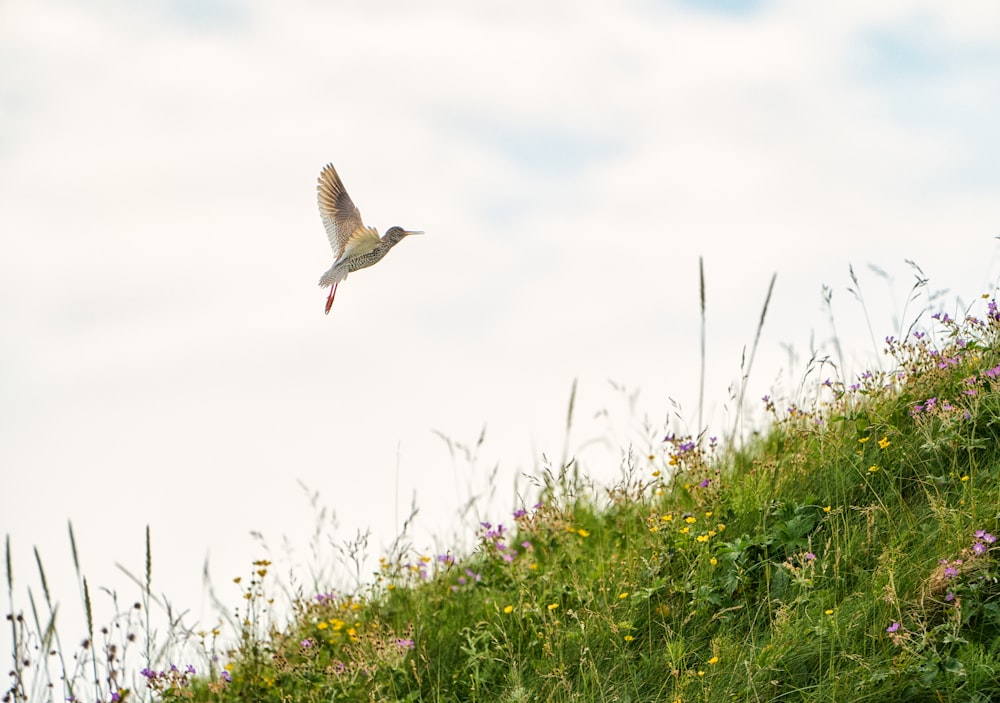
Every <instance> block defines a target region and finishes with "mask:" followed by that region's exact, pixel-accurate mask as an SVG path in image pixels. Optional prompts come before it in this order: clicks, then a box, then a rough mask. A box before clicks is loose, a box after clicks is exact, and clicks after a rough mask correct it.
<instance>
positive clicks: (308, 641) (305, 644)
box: [299, 637, 313, 649]
mask: <svg viewBox="0 0 1000 703" xmlns="http://www.w3.org/2000/svg"><path fill="white" fill-rule="evenodd" d="M299 644H300V645H301V646H302V649H308V648H309V647H312V646H313V643H312V640H311V639H309V638H308V637H306V638H305V639H304V640H302V641H301V642H299Z"/></svg>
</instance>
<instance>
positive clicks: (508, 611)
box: [503, 605, 514, 615]
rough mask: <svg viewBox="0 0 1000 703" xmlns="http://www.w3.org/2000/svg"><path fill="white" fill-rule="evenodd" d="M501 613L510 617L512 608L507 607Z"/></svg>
mask: <svg viewBox="0 0 1000 703" xmlns="http://www.w3.org/2000/svg"><path fill="white" fill-rule="evenodd" d="M503 612H504V613H506V614H507V615H510V614H511V613H513V612H514V606H513V605H508V606H507V607H506V608H504V609H503Z"/></svg>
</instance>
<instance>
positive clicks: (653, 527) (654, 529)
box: [649, 525, 660, 532]
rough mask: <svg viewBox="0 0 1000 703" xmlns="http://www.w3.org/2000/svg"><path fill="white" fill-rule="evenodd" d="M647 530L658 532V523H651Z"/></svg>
mask: <svg viewBox="0 0 1000 703" xmlns="http://www.w3.org/2000/svg"><path fill="white" fill-rule="evenodd" d="M649 531H650V532H659V531H660V527H659V525H653V526H652V527H650V528H649Z"/></svg>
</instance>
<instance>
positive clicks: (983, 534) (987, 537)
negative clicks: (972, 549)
mask: <svg viewBox="0 0 1000 703" xmlns="http://www.w3.org/2000/svg"><path fill="white" fill-rule="evenodd" d="M976 539H981V540H983V541H984V542H989V543H990V544H993V543H994V542H996V541H997V538H996V537H994V536H993V535H991V534H990V533H989V532H987V531H986V530H976Z"/></svg>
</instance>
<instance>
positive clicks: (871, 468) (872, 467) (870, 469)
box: [868, 464, 878, 474]
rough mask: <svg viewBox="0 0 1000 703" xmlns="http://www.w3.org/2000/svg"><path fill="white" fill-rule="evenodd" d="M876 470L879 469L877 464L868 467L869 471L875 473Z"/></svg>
mask: <svg viewBox="0 0 1000 703" xmlns="http://www.w3.org/2000/svg"><path fill="white" fill-rule="evenodd" d="M876 471H878V467H877V466H875V464H872V465H871V466H869V467H868V473H870V474H873V473H875V472H876Z"/></svg>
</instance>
